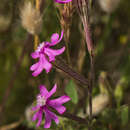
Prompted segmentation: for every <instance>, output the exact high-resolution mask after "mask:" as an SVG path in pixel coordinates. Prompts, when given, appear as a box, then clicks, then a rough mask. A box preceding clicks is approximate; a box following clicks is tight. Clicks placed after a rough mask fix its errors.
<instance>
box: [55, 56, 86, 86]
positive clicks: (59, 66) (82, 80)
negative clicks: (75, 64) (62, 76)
mask: <svg viewBox="0 0 130 130" xmlns="http://www.w3.org/2000/svg"><path fill="white" fill-rule="evenodd" d="M53 65H54V66H55V67H56V68H57V69H60V70H62V71H64V72H65V73H67V74H68V75H69V76H70V77H72V78H74V79H75V80H77V81H79V82H80V83H82V84H83V85H85V86H88V80H87V79H86V78H85V77H84V76H83V75H81V74H78V73H77V72H75V71H74V70H73V69H72V68H70V67H69V66H68V64H66V63H65V62H64V61H63V60H62V59H61V58H59V57H58V58H56V63H54V64H53Z"/></svg>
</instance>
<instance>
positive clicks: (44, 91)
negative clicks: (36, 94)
mask: <svg viewBox="0 0 130 130" xmlns="http://www.w3.org/2000/svg"><path fill="white" fill-rule="evenodd" d="M39 88H40V94H41V96H44V97H45V98H46V97H47V95H48V94H49V92H48V90H47V89H46V87H45V86H44V85H40V86H39Z"/></svg>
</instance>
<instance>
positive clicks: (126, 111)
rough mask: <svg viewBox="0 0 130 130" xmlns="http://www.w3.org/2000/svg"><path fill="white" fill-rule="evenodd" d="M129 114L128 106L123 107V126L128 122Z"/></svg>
mask: <svg viewBox="0 0 130 130" xmlns="http://www.w3.org/2000/svg"><path fill="white" fill-rule="evenodd" d="M128 114H129V110H128V106H126V107H123V108H122V111H121V121H122V125H123V126H124V125H126V124H127V123H128Z"/></svg>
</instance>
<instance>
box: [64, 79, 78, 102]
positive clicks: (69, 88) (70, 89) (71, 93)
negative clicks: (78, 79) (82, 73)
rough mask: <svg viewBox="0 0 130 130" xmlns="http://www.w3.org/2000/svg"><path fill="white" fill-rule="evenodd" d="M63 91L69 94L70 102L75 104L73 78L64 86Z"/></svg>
mask: <svg viewBox="0 0 130 130" xmlns="http://www.w3.org/2000/svg"><path fill="white" fill-rule="evenodd" d="M65 92H66V93H67V95H68V96H70V98H71V100H72V102H73V103H74V104H76V103H77V102H78V93H77V89H76V84H75V83H74V81H73V80H70V81H69V83H68V84H67V86H66V88H65Z"/></svg>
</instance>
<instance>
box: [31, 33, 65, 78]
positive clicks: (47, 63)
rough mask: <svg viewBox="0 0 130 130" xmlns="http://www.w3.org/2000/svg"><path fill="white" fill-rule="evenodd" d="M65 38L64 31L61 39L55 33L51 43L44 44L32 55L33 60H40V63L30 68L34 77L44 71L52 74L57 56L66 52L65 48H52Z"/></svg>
mask: <svg viewBox="0 0 130 130" xmlns="http://www.w3.org/2000/svg"><path fill="white" fill-rule="evenodd" d="M62 38H63V31H62V32H61V36H60V38H59V34H57V33H54V34H52V36H51V42H42V43H41V44H40V45H39V46H38V47H37V50H36V51H35V52H33V53H32V54H31V56H32V58H33V59H36V58H39V61H38V62H37V63H35V64H33V65H32V66H31V67H30V70H31V71H34V72H33V73H32V75H33V76H38V75H39V74H40V73H41V72H42V70H43V69H45V70H46V73H48V72H50V70H51V68H52V64H51V62H53V61H55V56H57V55H60V54H62V53H63V52H64V50H65V46H64V47H63V48H61V49H56V50H54V49H52V48H50V47H51V46H54V45H56V44H58V43H59V42H60V41H61V40H62Z"/></svg>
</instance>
